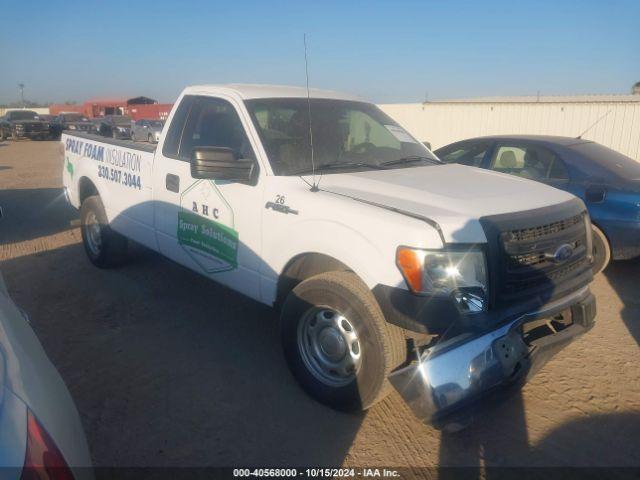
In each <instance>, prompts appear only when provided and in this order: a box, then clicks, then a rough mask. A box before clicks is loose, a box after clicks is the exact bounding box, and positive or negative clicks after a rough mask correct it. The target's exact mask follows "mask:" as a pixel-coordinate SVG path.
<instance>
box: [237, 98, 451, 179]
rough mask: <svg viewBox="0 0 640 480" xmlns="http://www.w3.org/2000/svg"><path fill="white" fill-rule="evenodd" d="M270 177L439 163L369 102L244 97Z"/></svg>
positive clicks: (422, 146)
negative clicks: (311, 141) (316, 169)
mask: <svg viewBox="0 0 640 480" xmlns="http://www.w3.org/2000/svg"><path fill="white" fill-rule="evenodd" d="M245 103H246V105H247V108H248V109H249V112H250V114H251V116H252V118H253V121H254V124H255V126H256V129H257V130H258V133H259V135H260V137H261V140H262V143H263V145H264V147H265V149H266V151H267V155H268V156H269V161H270V163H271V167H272V168H273V171H274V173H275V174H276V175H297V174H302V173H307V172H310V171H311V166H312V165H311V148H310V135H309V133H310V132H309V117H311V126H312V129H311V131H312V134H313V151H314V164H315V166H316V168H318V167H320V168H321V169H322V168H323V167H325V168H328V167H330V168H332V169H340V168H344V169H348V170H351V171H353V170H369V169H373V168H404V167H414V166H422V165H431V164H433V163H439V161H438V160H437V159H436V157H435V156H434V155H433V154H432V153H431V152H429V150H427V149H426V148H425V147H424V145H422V144H421V143H420V142H418V141H417V140H415V139H414V138H413V137H412V136H411V135H410V134H408V133H407V132H406V131H405V130H404V129H403V128H402V127H400V126H399V125H398V124H397V123H396V122H395V121H393V120H392V119H391V118H390V117H389V116H387V115H386V114H385V113H383V112H382V111H381V110H380V109H379V108H378V107H376V106H375V105H372V104H370V103H365V102H356V101H346V100H334V99H318V98H312V99H311V100H310V101H309V103H310V105H309V103H308V101H307V99H306V98H270V99H255V100H247V101H246V102H245Z"/></svg>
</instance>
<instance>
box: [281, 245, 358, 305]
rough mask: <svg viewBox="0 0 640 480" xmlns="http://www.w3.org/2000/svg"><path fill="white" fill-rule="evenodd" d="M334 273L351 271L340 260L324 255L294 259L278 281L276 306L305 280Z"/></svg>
mask: <svg viewBox="0 0 640 480" xmlns="http://www.w3.org/2000/svg"><path fill="white" fill-rule="evenodd" d="M334 271H351V269H350V268H349V267H347V266H346V265H345V264H344V263H342V262H341V261H340V260H336V259H335V258H333V257H330V256H328V255H324V254H322V253H302V254H300V255H298V256H296V257H294V258H292V259H291V260H289V263H287V265H286V266H285V268H284V270H283V271H282V274H281V275H280V278H279V279H278V293H277V297H276V306H280V305H282V303H283V302H284V300H285V299H286V298H287V295H289V292H290V291H291V290H293V289H294V288H295V287H296V285H298V284H299V283H300V282H302V281H303V280H306V279H307V278H309V277H313V276H314V275H318V274H320V273H325V272H334Z"/></svg>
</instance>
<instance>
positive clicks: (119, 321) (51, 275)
mask: <svg viewBox="0 0 640 480" xmlns="http://www.w3.org/2000/svg"><path fill="white" fill-rule="evenodd" d="M0 189H1V190H0V206H2V208H3V210H4V218H3V219H2V220H0V271H2V273H3V275H4V277H5V280H6V282H7V285H8V288H9V291H10V293H11V295H12V296H13V298H14V300H15V301H16V302H17V303H18V304H19V305H20V306H21V307H22V308H23V309H24V310H26V311H27V313H28V314H29V315H30V317H31V321H32V324H33V327H34V329H35V331H36V333H37V334H38V337H39V338H40V340H41V342H42V343H43V345H44V347H45V349H46V351H47V353H48V354H49V356H50V358H51V359H52V361H53V363H54V364H55V365H56V366H57V367H58V369H59V370H60V372H61V374H62V376H63V378H64V379H65V381H66V383H67V385H68V386H69V389H70V390H71V393H72V394H73V396H74V398H75V401H76V404H77V406H78V409H79V411H80V415H81V417H82V420H83V423H84V427H85V431H86V433H87V437H88V440H89V445H90V448H91V453H92V457H93V461H94V463H95V465H96V466H168V465H171V466H194V465H197V466H210V465H216V466H220V465H225V466H229V465H243V466H244V465H252V466H276V465H298V466H299V465H313V466H320V465H327V466H340V465H346V466H366V467H370V466H396V467H400V466H413V467H416V466H432V467H433V466H438V465H456V466H474V467H483V466H492V465H499V466H512V465H516V466H531V465H535V466H541V465H544V466H549V465H552V466H640V448H638V445H639V443H640V369H639V368H638V366H639V365H640V348H639V343H640V262H621V263H614V264H612V265H611V267H610V268H609V269H608V270H607V271H606V272H605V274H603V275H598V276H597V278H596V279H595V281H594V284H593V291H594V293H595V294H596V297H597V300H598V306H599V314H598V318H597V326H596V327H595V328H594V329H593V330H592V331H591V332H590V333H589V334H588V335H586V336H583V337H582V338H580V339H579V340H578V341H577V342H574V343H573V344H571V345H570V346H569V347H568V348H566V349H565V350H564V351H562V352H561V353H560V354H559V355H558V356H557V357H556V358H555V359H554V360H553V361H552V362H551V363H549V364H548V365H547V366H546V367H545V368H544V369H543V370H542V372H541V373H540V374H539V375H538V376H537V377H536V378H534V380H533V381H532V382H530V383H529V384H528V385H527V386H526V387H525V388H524V390H523V391H522V393H521V394H520V395H518V396H517V398H510V399H509V400H508V401H505V402H502V403H501V404H500V405H497V406H495V408H493V409H492V410H491V411H490V412H488V413H486V414H485V415H483V416H482V418H478V419H477V420H476V422H475V423H474V424H473V425H472V426H471V427H470V428H468V429H467V430H465V431H463V432H461V433H459V434H455V435H451V434H449V435H447V434H442V433H440V432H439V431H436V430H434V429H433V428H431V427H428V426H425V425H422V424H420V423H418V422H417V421H416V420H414V418H413V416H412V415H411V413H410V412H409V411H408V409H407V408H406V407H405V406H404V404H403V402H402V401H401V399H400V397H399V396H397V395H395V394H394V395H392V396H391V397H390V398H389V399H387V400H386V401H384V402H382V403H381V404H379V405H377V406H376V407H374V408H373V409H371V410H370V411H368V412H367V413H366V414H362V415H348V414H342V413H337V412H334V411H332V410H329V409H327V408H325V407H323V406H321V405H319V404H317V403H315V402H314V401H312V400H310V399H309V398H308V397H307V396H306V395H305V394H304V393H303V392H302V391H301V390H300V389H299V388H298V386H297V385H296V383H295V382H294V380H293V378H292V377H291V375H290V374H289V372H288V370H287V368H286V365H285V363H284V360H283V358H282V355H281V351H280V347H279V343H278V338H277V333H276V329H275V321H274V320H275V314H274V313H273V312H272V311H271V310H270V309H268V308H266V307H264V306H262V305H260V304H258V303H255V302H253V301H251V300H248V299H246V298H244V297H242V296H240V295H238V294H235V293H233V292H231V291H229V290H227V289H225V288H223V287H220V286H217V285H216V284H214V283H212V282H210V281H208V280H206V279H204V278H202V277H200V276H198V275H197V274H195V273H192V272H190V271H188V270H186V269H184V268H182V267H180V266H178V265H176V264H173V263H171V262H170V261H167V260H164V259H163V258H161V257H159V256H158V255H156V254H153V253H150V252H147V251H144V250H136V251H135V254H134V257H135V258H134V260H133V262H132V263H131V264H130V265H127V266H125V267H123V268H120V269H116V270H108V271H105V270H99V269H96V268H95V267H93V266H92V265H91V264H90V263H89V262H88V260H87V259H86V257H85V255H84V251H83V248H82V245H81V240H80V233H79V230H78V228H77V224H78V223H77V212H76V211H75V210H73V209H72V208H70V207H68V206H67V205H66V203H65V200H64V198H63V196H62V190H61V161H60V159H59V152H58V146H57V143H56V142H30V141H21V142H17V143H12V142H5V143H0ZM430 471H431V472H433V471H434V470H430Z"/></svg>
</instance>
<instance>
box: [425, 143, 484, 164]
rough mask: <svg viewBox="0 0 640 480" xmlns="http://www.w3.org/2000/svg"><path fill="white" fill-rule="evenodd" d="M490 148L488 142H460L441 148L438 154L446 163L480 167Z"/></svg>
mask: <svg viewBox="0 0 640 480" xmlns="http://www.w3.org/2000/svg"><path fill="white" fill-rule="evenodd" d="M488 149H489V144H488V143H486V142H477V143H476V142H473V143H460V144H457V145H453V146H451V147H446V148H443V149H441V150H439V151H438V152H437V155H438V158H440V160H442V161H443V162H445V163H460V164H462V165H468V166H470V167H479V166H480V165H481V164H482V160H483V159H484V156H485V155H486V153H487V150H488Z"/></svg>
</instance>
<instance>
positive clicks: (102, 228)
mask: <svg viewBox="0 0 640 480" xmlns="http://www.w3.org/2000/svg"><path fill="white" fill-rule="evenodd" d="M80 231H81V233H82V243H83V245H84V250H85V252H86V253H87V257H89V260H90V261H91V263H93V264H94V265H95V266H96V267H99V268H112V267H116V266H119V265H122V264H123V263H124V261H125V260H126V254H127V243H128V242H127V239H126V238H125V237H123V236H122V235H120V234H118V233H116V232H114V231H113V230H111V228H110V227H109V222H108V221H107V215H106V214H105V211H104V206H103V205H102V201H101V200H100V197H99V196H97V195H94V196H91V197H88V198H86V199H85V201H84V202H82V206H81V207H80Z"/></svg>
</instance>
